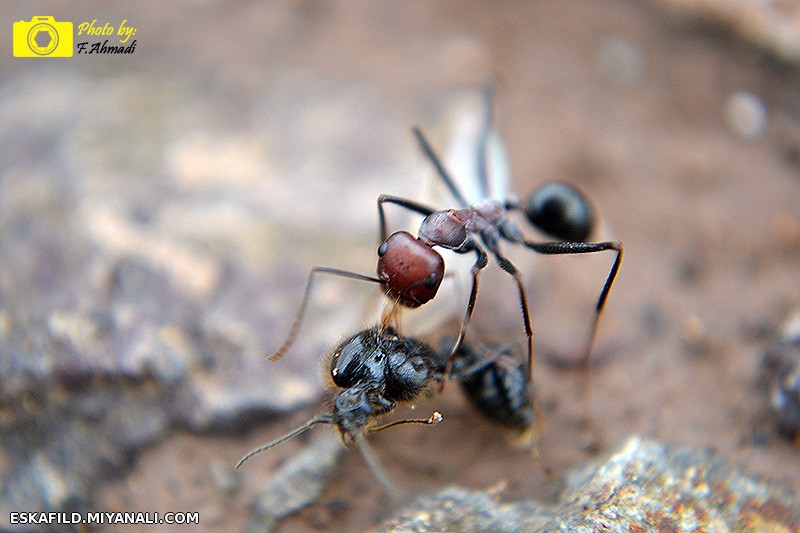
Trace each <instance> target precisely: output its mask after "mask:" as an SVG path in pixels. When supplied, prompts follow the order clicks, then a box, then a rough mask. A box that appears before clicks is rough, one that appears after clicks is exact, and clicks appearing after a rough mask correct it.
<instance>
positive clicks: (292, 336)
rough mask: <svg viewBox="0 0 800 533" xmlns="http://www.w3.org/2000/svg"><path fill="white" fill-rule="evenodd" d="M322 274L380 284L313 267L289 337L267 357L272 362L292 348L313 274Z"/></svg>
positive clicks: (309, 292)
mask: <svg viewBox="0 0 800 533" xmlns="http://www.w3.org/2000/svg"><path fill="white" fill-rule="evenodd" d="M317 273H322V274H333V275H334V276H341V277H343V278H350V279H355V280H359V281H371V282H373V283H381V280H379V279H378V278H373V277H372V276H365V275H363V274H357V273H355V272H349V271H347V270H340V269H338V268H330V267H320V266H315V267H314V268H312V269H311V272H310V273H309V274H308V281H307V282H306V289H305V292H304V293H303V300H302V301H301V303H300V309H299V310H298V311H297V316H296V317H295V319H294V322H293V323H292V329H290V330H289V336H288V337H287V338H286V341H285V342H284V343H283V345H282V346H281V347H280V348H278V349H277V350H275V353H273V354H272V355H270V356H268V357H267V359H269V360H270V361H272V362H275V361H277V360H278V359H280V358H281V357H283V355H284V354H285V353H286V351H287V350H288V349H289V348H291V347H292V344H294V341H295V340H296V339H297V334H298V333H299V332H300V324H301V323H302V322H303V317H304V316H305V314H306V307H307V306H308V300H309V297H310V296H311V285H312V282H313V281H314V274H317Z"/></svg>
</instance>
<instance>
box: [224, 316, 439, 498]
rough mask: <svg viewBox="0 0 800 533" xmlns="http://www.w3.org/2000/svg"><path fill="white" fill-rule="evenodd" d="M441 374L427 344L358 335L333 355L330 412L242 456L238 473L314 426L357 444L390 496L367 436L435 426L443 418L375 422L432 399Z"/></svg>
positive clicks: (391, 335) (386, 334)
mask: <svg viewBox="0 0 800 533" xmlns="http://www.w3.org/2000/svg"><path fill="white" fill-rule="evenodd" d="M444 370H445V359H444V357H443V356H442V355H441V354H439V353H437V352H436V351H434V350H433V349H432V348H430V347H429V346H428V345H427V344H425V343H423V342H421V341H418V340H416V339H414V338H411V337H404V336H401V335H399V334H398V333H397V332H396V331H395V330H394V329H393V328H392V327H387V328H383V327H381V326H375V327H373V328H370V329H366V330H363V331H360V332H359V333H356V334H355V335H353V336H352V337H350V338H349V339H347V340H345V341H344V342H342V343H341V344H340V345H339V346H338V347H337V348H336V349H335V350H334V351H333V353H332V354H331V363H330V376H331V379H332V380H333V383H334V385H335V386H336V387H338V388H340V389H342V390H340V391H339V392H338V394H337V395H336V397H335V398H334V399H333V404H332V406H331V411H330V413H323V414H321V415H319V416H316V417H314V418H312V419H311V420H309V421H308V422H306V423H305V424H303V425H301V426H300V427H298V428H296V429H294V430H292V431H291V432H289V433H288V434H286V435H284V436H282V437H280V438H279V439H277V440H274V441H272V442H270V443H268V444H265V445H264V446H261V447H259V448H256V449H255V450H253V451H251V452H249V453H248V454H247V455H245V456H244V457H243V458H242V459H241V460H240V461H239V463H238V464H237V465H236V468H237V469H238V468H239V467H240V466H242V464H243V463H244V462H245V461H247V460H248V459H249V458H250V457H252V456H253V455H255V454H257V453H259V452H262V451H264V450H267V449H269V448H272V447H273V446H276V445H277V444H280V443H281V442H284V441H286V440H288V439H291V438H292V437H295V436H297V435H299V434H301V433H303V432H305V431H306V430H308V429H310V428H312V427H313V426H315V425H318V424H332V425H335V426H336V427H337V428H338V429H339V433H340V435H341V437H342V441H343V442H344V443H345V445H349V444H352V443H355V444H356V446H358V448H359V450H360V451H361V453H362V455H363V456H364V459H365V460H366V461H367V463H368V464H369V466H370V468H371V469H372V471H373V472H374V474H375V477H376V478H378V480H379V481H380V482H381V484H382V485H383V486H384V487H385V488H386V490H387V492H389V493H390V494H392V495H397V494H399V491H398V489H397V487H396V486H395V485H394V483H392V481H391V480H390V479H389V477H388V476H387V475H386V473H385V472H384V471H383V469H382V468H381V466H380V464H379V463H378V461H377V459H376V458H375V456H374V455H373V453H372V451H371V450H370V448H369V446H368V444H367V441H366V438H365V437H366V435H367V434H369V433H374V432H376V431H382V430H384V429H387V428H390V427H394V426H398V425H401V424H437V423H439V422H441V420H442V416H441V415H440V414H439V413H438V412H435V413H433V415H432V416H431V417H430V418H428V419H425V420H416V419H405V420H398V421H395V422H390V423H387V424H384V425H376V420H377V418H378V417H380V416H382V415H385V414H387V413H389V412H390V411H392V410H393V409H394V408H395V407H396V405H397V404H398V403H408V402H413V401H415V400H420V399H424V398H427V397H430V396H431V395H432V394H433V393H434V392H436V391H437V390H438V389H439V386H440V384H441V381H442V376H443V374H444Z"/></svg>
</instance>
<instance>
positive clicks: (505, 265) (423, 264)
mask: <svg viewBox="0 0 800 533" xmlns="http://www.w3.org/2000/svg"><path fill="white" fill-rule="evenodd" d="M484 95H485V101H486V104H485V107H486V114H485V119H484V123H483V131H482V133H481V135H480V140H479V146H478V167H479V179H480V187H481V191H482V195H483V197H484V199H483V200H481V201H479V202H478V203H475V204H472V205H468V203H467V201H466V200H465V199H464V196H463V195H462V194H461V192H460V191H459V189H458V187H457V186H456V184H455V182H454V181H453V180H452V179H451V177H450V175H449V173H448V172H447V171H446V170H445V168H444V165H443V164H442V162H441V159H440V158H439V157H438V156H437V155H436V152H435V151H434V149H433V148H432V146H431V144H430V143H429V142H428V140H427V139H426V137H425V135H424V134H423V133H422V131H421V130H420V129H419V128H414V129H413V133H414V136H415V137H416V139H417V142H418V143H419V145H420V147H421V148H422V151H423V152H424V153H425V155H426V156H427V158H428V159H429V161H430V162H431V163H432V164H433V166H434V168H435V169H436V172H437V174H438V176H439V177H440V178H441V180H442V181H443V182H444V184H445V185H446V186H447V188H448V189H449V191H450V193H451V194H452V196H453V197H454V198H455V200H456V201H457V202H458V203H459V204H460V206H461V207H460V208H459V209H446V210H436V209H434V208H431V207H428V206H426V205H424V204H421V203H419V202H416V201H414V200H409V199H406V198H401V197H397V196H391V195H385V194H383V195H381V196H380V197H379V198H378V215H379V218H380V232H381V238H382V239H383V243H382V244H381V245H380V247H379V248H378V255H379V259H378V276H379V278H380V282H381V283H382V286H383V287H384V291H385V292H386V294H387V295H388V296H389V297H390V298H391V299H392V300H394V301H395V302H397V304H399V305H403V306H406V307H416V306H419V305H421V304H422V303H425V302H427V301H428V300H430V299H431V298H433V296H435V295H436V290H437V289H438V284H439V283H440V282H441V279H442V277H443V274H444V270H443V268H442V267H441V262H440V261H437V260H435V258H437V257H438V258H439V259H441V256H440V255H439V254H438V252H435V250H433V247H434V246H439V247H441V248H445V249H449V250H452V251H454V252H455V253H458V254H468V253H475V255H476V258H475V263H474V264H473V266H472V268H471V270H470V273H471V276H472V288H471V290H470V295H469V300H468V302H467V308H466V311H465V313H464V317H463V320H462V323H461V328H460V329H459V333H458V337H457V338H456V341H455V343H454V344H453V346H452V348H451V349H450V354H449V356H448V358H447V366H446V369H445V375H444V378H443V380H442V386H444V383H445V381H446V380H447V378H448V376H449V374H450V371H451V369H452V365H453V361H454V360H455V358H456V354H457V353H458V350H459V348H460V346H461V343H462V342H463V340H464V336H465V334H466V330H467V325H468V324H469V321H470V318H471V317H472V312H473V310H474V307H475V301H476V298H477V295H478V275H479V274H480V271H481V270H482V269H483V268H485V267H486V265H487V264H488V262H489V258H488V255H489V253H491V254H492V255H493V256H494V258H495V260H496V261H497V263H498V264H499V265H500V268H502V269H503V270H504V271H505V272H507V273H509V274H510V275H511V276H513V278H514V281H515V282H516V285H517V291H518V293H519V299H520V306H521V307H522V317H523V322H524V326H525V335H526V336H527V344H528V345H527V349H528V369H527V379H526V381H527V382H528V383H531V382H532V379H533V369H534V357H533V329H532V328H531V320H530V312H529V310H528V300H527V296H526V294H525V287H524V286H523V283H522V275H521V273H520V272H519V270H518V269H517V267H516V266H514V264H513V263H512V262H511V261H510V260H509V259H508V258H507V257H505V255H504V254H503V252H502V250H501V248H500V243H501V242H502V241H508V242H510V243H513V244H520V245H523V246H525V247H526V248H528V249H530V250H533V251H534V252H537V253H540V254H547V255H556V254H584V253H594V252H601V251H605V250H614V251H615V252H616V257H615V259H614V263H613V265H612V267H611V270H610V271H609V274H608V277H607V278H606V282H605V284H604V285H603V289H602V290H601V292H600V296H599V298H598V301H597V305H596V307H595V315H594V319H593V320H592V324H591V326H590V328H589V334H588V336H587V340H586V344H585V348H584V355H583V358H582V364H583V366H586V365H587V364H588V361H589V358H590V356H591V352H592V348H593V346H594V340H595V337H596V335H597V327H598V323H599V320H600V315H601V313H602V311H603V308H604V306H605V303H606V300H607V298H608V294H609V291H610V290H611V286H612V285H613V283H614V280H615V278H616V276H617V272H618V271H619V267H620V265H621V263H622V256H623V245H622V242H619V241H605V242H598V243H586V242H581V241H582V240H583V239H585V238H587V237H588V235H589V234H590V232H591V229H592V226H593V223H594V222H593V214H592V211H591V208H590V206H589V202H588V201H587V200H586V199H585V197H583V195H582V194H581V193H580V192H579V191H578V190H577V189H575V188H573V187H571V186H569V185H566V184H563V183H560V182H552V183H548V184H545V185H543V186H542V187H540V188H539V189H538V190H537V191H534V193H533V194H532V195H531V197H530V198H529V200H528V202H527V203H526V205H525V207H524V208H522V210H523V211H524V212H525V215H526V216H527V218H528V220H529V221H530V222H531V223H532V224H533V225H535V226H537V227H539V228H540V229H541V230H543V231H544V232H546V233H549V234H551V235H553V236H555V237H556V238H559V239H563V240H561V241H556V242H533V241H530V240H527V239H526V238H525V237H524V236H523V234H522V232H521V231H520V230H519V228H517V226H516V225H515V224H514V223H513V222H512V221H511V220H509V219H508V218H507V217H506V213H507V212H509V211H513V210H519V209H521V208H520V206H519V202H517V201H516V200H506V201H502V202H501V201H497V200H494V199H492V198H490V197H489V184H488V175H487V174H488V172H487V157H488V156H487V152H488V149H487V147H488V143H489V139H490V134H491V130H490V128H491V88H487V89H486V90H485V91H484ZM386 203H391V204H396V205H399V206H400V207H403V208H405V209H408V210H410V211H413V212H415V213H418V214H421V215H423V216H424V217H425V218H424V219H423V221H422V223H421V224H420V227H419V230H418V232H417V237H416V238H415V237H413V236H412V235H411V234H410V233H408V232H406V231H397V232H395V233H392V234H391V235H388V232H387V229H386V215H385V212H384V204H386ZM387 235H388V236H387ZM573 239H575V240H573ZM568 240H569V241H568ZM487 251H488V253H487ZM433 254H435V256H434V255H433Z"/></svg>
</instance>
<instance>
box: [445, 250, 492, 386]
mask: <svg viewBox="0 0 800 533" xmlns="http://www.w3.org/2000/svg"><path fill="white" fill-rule="evenodd" d="M470 250H472V251H474V252H475V253H476V254H477V257H476V258H475V263H474V264H473V265H472V268H471V269H470V273H471V274H472V289H471V290H470V293H469V301H468V302H467V310H466V312H465V313H464V320H463V321H462V322H461V329H459V331H458V337H457V338H456V342H455V344H453V347H452V348H451V349H450V355H448V356H447V365H446V366H445V368H444V374H443V375H442V384H441V385H439V392H442V391H443V390H444V386H445V384H446V383H447V379H448V378H449V377H450V371H451V370H452V368H453V362H454V361H455V360H456V354H457V353H458V349H459V348H461V343H462V342H464V335H466V333H467V325H468V324H469V321H470V318H472V311H473V310H474V309H475V300H476V299H477V298H478V275H479V274H480V271H481V270H482V269H483V268H485V267H486V265H487V264H489V257H488V256H487V255H486V252H484V251H483V249H482V248H481V247H480V246H478V245H477V244H475V242H474V241H473V240H472V239H471V238H470V240H468V241H467V244H466V247H464V248H463V249H461V250H459V253H465V252H468V251H470Z"/></svg>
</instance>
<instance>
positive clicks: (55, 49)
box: [13, 17, 73, 57]
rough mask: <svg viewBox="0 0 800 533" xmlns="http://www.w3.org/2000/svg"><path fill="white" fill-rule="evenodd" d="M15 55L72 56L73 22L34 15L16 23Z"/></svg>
mask: <svg viewBox="0 0 800 533" xmlns="http://www.w3.org/2000/svg"><path fill="white" fill-rule="evenodd" d="M13 37H14V57H72V52H73V46H72V38H73V32H72V22H56V20H55V19H54V18H53V17H33V18H31V21H30V22H25V21H24V20H20V21H19V22H15V23H14V32H13Z"/></svg>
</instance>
